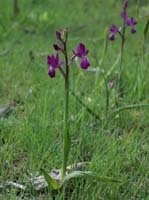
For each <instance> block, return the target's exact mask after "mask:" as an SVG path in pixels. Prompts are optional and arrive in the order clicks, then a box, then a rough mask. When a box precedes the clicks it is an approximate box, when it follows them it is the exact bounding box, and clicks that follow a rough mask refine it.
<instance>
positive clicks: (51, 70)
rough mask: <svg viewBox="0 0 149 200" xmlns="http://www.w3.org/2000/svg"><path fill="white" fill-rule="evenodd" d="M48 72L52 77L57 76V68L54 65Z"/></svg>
mask: <svg viewBox="0 0 149 200" xmlns="http://www.w3.org/2000/svg"><path fill="white" fill-rule="evenodd" d="M48 74H49V76H50V77H51V78H54V77H55V69H54V68H53V67H49V71H48Z"/></svg>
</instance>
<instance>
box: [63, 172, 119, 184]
mask: <svg viewBox="0 0 149 200" xmlns="http://www.w3.org/2000/svg"><path fill="white" fill-rule="evenodd" d="M74 178H84V179H87V178H93V179H96V180H98V181H104V182H117V183H120V182H121V181H119V180H117V179H113V178H109V177H105V176H100V175H99V174H97V173H94V172H91V171H84V172H83V171H74V172H72V173H70V174H68V175H66V176H65V178H64V180H63V184H66V183H67V182H68V181H70V180H71V179H74Z"/></svg>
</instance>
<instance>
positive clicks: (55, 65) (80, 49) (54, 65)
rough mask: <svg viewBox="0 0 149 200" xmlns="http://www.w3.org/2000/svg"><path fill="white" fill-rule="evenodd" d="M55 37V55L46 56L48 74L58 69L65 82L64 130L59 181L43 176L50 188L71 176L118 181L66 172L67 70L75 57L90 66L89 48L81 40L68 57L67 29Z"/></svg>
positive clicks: (52, 76) (54, 72) (90, 173)
mask: <svg viewBox="0 0 149 200" xmlns="http://www.w3.org/2000/svg"><path fill="white" fill-rule="evenodd" d="M56 37H57V40H58V43H57V44H54V45H53V48H54V50H55V51H56V54H55V55H48V56H47V64H48V67H49V68H48V74H49V76H50V77H51V78H54V77H55V76H56V71H57V70H59V71H60V73H61V74H62V76H63V78H64V82H65V100H64V103H65V109H64V130H63V163H62V170H61V181H60V182H58V181H57V180H55V179H53V178H52V177H50V175H49V174H47V173H46V172H45V171H44V170H42V171H43V173H44V176H45V179H46V181H47V182H48V184H49V187H50V189H51V190H57V189H60V188H61V187H62V186H63V185H64V184H65V183H66V182H68V181H69V180H70V179H72V178H80V177H84V178H85V177H90V178H96V179H99V180H102V181H103V180H105V181H114V182H118V181H117V180H115V179H111V178H108V177H100V176H99V175H98V174H96V173H93V172H91V171H84V172H83V171H73V172H72V173H69V174H68V173H67V162H68V157H69V152H70V147H71V140H70V134H69V91H70V88H69V81H70V80H69V74H70V73H69V71H70V69H71V64H72V62H73V61H74V59H75V58H76V57H78V58H79V60H80V67H81V68H82V69H84V70H86V69H88V67H89V66H90V62H89V60H88V58H87V55H88V53H89V50H88V49H87V48H86V47H85V45H84V44H83V43H82V42H81V43H79V44H78V46H77V48H76V50H73V51H72V56H71V57H70V58H69V57H68V51H67V41H68V30H63V31H62V32H58V31H57V32H56ZM60 54H62V55H63V57H64V61H62V60H61V59H60Z"/></svg>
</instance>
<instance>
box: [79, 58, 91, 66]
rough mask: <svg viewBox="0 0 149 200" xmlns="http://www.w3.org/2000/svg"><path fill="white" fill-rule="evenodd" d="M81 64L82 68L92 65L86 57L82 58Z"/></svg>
mask: <svg viewBox="0 0 149 200" xmlns="http://www.w3.org/2000/svg"><path fill="white" fill-rule="evenodd" d="M80 66H81V68H82V69H87V68H88V67H89V66H90V62H89V61H88V60H87V58H86V57H83V58H82V61H81V63H80Z"/></svg>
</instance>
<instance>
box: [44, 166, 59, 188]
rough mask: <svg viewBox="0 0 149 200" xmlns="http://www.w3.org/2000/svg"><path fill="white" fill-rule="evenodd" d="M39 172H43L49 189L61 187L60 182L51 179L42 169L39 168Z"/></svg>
mask: <svg viewBox="0 0 149 200" xmlns="http://www.w3.org/2000/svg"><path fill="white" fill-rule="evenodd" d="M41 172H42V173H43V175H44V177H45V180H46V181H47V183H48V186H49V189H50V190H51V191H53V190H58V189H60V188H61V184H60V183H59V182H58V181H56V180H55V179H53V178H52V177H51V176H50V175H49V174H48V173H47V172H46V171H45V170H44V169H41Z"/></svg>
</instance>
